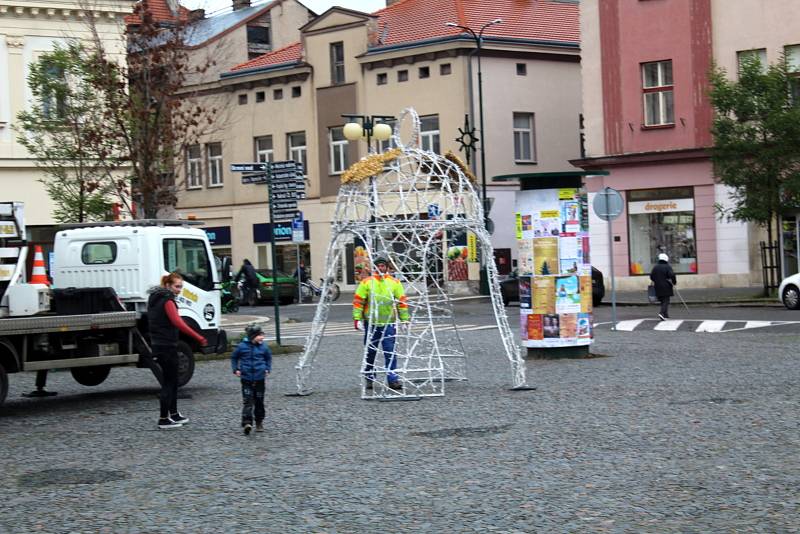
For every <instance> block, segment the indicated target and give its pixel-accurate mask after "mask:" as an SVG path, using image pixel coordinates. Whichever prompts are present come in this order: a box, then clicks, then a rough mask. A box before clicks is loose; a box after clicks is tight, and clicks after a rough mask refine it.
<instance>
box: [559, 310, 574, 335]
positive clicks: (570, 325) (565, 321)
mask: <svg viewBox="0 0 800 534" xmlns="http://www.w3.org/2000/svg"><path fill="white" fill-rule="evenodd" d="M559 318H560V320H561V321H560V324H559V337H560V338H561V339H575V338H576V337H578V314H577V313H565V314H563V315H560V316H559Z"/></svg>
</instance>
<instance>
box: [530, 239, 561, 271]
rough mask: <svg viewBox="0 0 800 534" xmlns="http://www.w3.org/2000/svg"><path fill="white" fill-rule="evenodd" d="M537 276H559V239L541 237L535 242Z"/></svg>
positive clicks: (534, 254) (534, 256) (534, 255)
mask: <svg viewBox="0 0 800 534" xmlns="http://www.w3.org/2000/svg"><path fill="white" fill-rule="evenodd" d="M533 260H534V265H535V266H536V274H558V269H559V265H558V238H557V237H539V238H536V239H534V240H533Z"/></svg>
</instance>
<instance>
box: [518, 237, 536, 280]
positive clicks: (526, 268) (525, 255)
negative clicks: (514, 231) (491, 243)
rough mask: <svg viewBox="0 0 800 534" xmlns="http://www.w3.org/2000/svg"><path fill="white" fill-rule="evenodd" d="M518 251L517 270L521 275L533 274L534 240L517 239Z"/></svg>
mask: <svg viewBox="0 0 800 534" xmlns="http://www.w3.org/2000/svg"><path fill="white" fill-rule="evenodd" d="M517 251H518V253H519V259H518V261H517V272H518V273H519V274H520V275H525V274H528V275H530V274H533V270H534V268H535V266H534V264H533V241H532V240H530V239H520V240H519V241H517Z"/></svg>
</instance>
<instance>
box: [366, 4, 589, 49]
mask: <svg viewBox="0 0 800 534" xmlns="http://www.w3.org/2000/svg"><path fill="white" fill-rule="evenodd" d="M579 9H580V7H579V4H578V3H577V2H574V3H573V2H565V1H563V0H562V1H559V0H400V1H399V2H397V3H395V4H393V5H391V6H389V7H387V8H385V9H381V10H380V11H376V12H375V13H374V15H376V16H377V17H378V34H379V35H382V36H384V37H383V39H381V44H382V45H395V44H400V43H408V42H413V41H422V40H425V39H435V38H441V37H449V36H455V35H458V34H460V33H461V32H462V30H461V29H459V28H450V27H448V26H445V23H447V22H454V23H456V24H460V25H462V26H467V27H469V28H472V29H473V30H475V31H476V32H477V31H478V30H479V29H480V27H481V26H483V25H484V24H486V23H487V22H489V21H492V20H494V19H496V18H501V19H503V22H502V24H496V25H494V26H491V27H489V28H488V29H487V30H486V31H485V32H484V36H489V37H501V38H502V37H505V38H512V39H530V40H537V41H563V42H574V43H578V42H579V41H580V25H579V20H578V17H579ZM379 46H380V45H379Z"/></svg>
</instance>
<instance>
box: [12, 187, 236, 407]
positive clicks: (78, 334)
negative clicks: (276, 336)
mask: <svg viewBox="0 0 800 534" xmlns="http://www.w3.org/2000/svg"><path fill="white" fill-rule="evenodd" d="M195 224H201V223H196V222H194V221H192V222H189V221H164V220H137V221H129V222H120V223H111V222H109V223H82V224H68V225H62V226H61V227H60V228H59V230H58V232H57V233H56V236H55V244H54V254H53V262H52V273H51V274H52V288H50V287H48V286H47V285H46V278H45V279H44V280H37V281H41V282H44V283H25V280H26V277H25V265H26V259H27V256H28V244H27V240H26V239H27V238H26V231H25V222H24V206H23V204H22V203H20V202H0V252H2V254H0V404H2V402H3V401H4V400H5V397H6V394H7V392H8V374H10V373H19V372H23V371H37V372H38V373H39V374H38V375H37V381H36V382H37V383H36V385H37V388H38V389H37V391H39V392H43V391H44V387H45V384H46V377H47V372H48V371H49V370H51V369H70V371H71V373H72V376H73V377H74V378H75V380H76V381H77V382H78V383H80V384H83V385H87V386H95V385H98V384H100V383H102V382H103V381H104V380H105V379H106V377H108V375H109V372H110V371H111V368H112V367H114V366H120V365H135V366H137V367H142V368H149V369H153V372H154V373H155V374H156V376H157V377H158V376H160V368H158V366H154V365H153V362H152V360H151V356H150V347H149V334H148V322H147V299H148V297H149V294H148V290H149V289H150V288H151V287H153V286H156V285H158V283H159V280H160V277H161V276H162V275H163V274H165V273H167V272H170V271H179V272H180V273H181V274H182V275H183V277H184V289H183V292H182V293H181V294H180V295H179V296H178V298H177V299H176V301H177V304H178V311H179V313H180V315H181V316H182V318H183V320H184V321H185V322H186V323H188V324H189V326H191V327H192V328H193V329H194V330H196V331H197V332H199V333H200V334H201V335H202V336H204V337H205V338H206V340H207V341H208V345H207V347H200V346H199V345H198V344H197V343H196V342H195V341H193V340H191V339H189V338H184V337H181V339H180V341H179V342H178V353H179V377H178V383H179V385H185V384H186V383H188V382H189V380H190V379H191V378H192V375H193V373H194V352H198V351H202V352H204V353H211V352H214V351H215V350H216V351H217V352H220V353H221V352H224V351H225V350H227V345H228V341H227V334H226V333H225V331H224V330H222V329H221V328H220V317H221V306H220V287H219V278H218V275H217V271H216V269H213V268H212V266H213V259H212V258H213V256H212V254H211V246H210V244H209V242H208V238H207V237H206V234H205V232H204V231H202V230H200V229H199V228H192V226H193V225H195ZM40 262H41V264H43V261H41V260H39V261H35V262H34V263H35V264H36V263H40ZM39 268H40V269H41V270H44V267H43V266H40V267H39ZM42 277H43V278H44V276H43V275H42ZM34 393H35V392H34Z"/></svg>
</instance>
